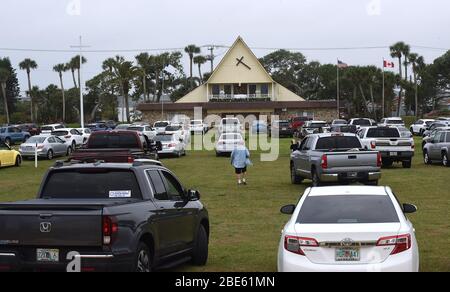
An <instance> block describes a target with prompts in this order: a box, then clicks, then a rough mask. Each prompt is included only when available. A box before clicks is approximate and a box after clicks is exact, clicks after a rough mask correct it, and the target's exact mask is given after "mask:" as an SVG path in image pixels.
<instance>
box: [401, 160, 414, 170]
mask: <svg viewBox="0 0 450 292" xmlns="http://www.w3.org/2000/svg"><path fill="white" fill-rule="evenodd" d="M402 166H403V168H411V166H412V161H411V160H406V161H402Z"/></svg>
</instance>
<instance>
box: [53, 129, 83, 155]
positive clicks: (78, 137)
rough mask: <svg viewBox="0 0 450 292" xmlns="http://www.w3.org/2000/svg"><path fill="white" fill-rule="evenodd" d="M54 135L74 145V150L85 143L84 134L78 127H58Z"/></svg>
mask: <svg viewBox="0 0 450 292" xmlns="http://www.w3.org/2000/svg"><path fill="white" fill-rule="evenodd" d="M52 135H53V136H57V137H59V138H60V139H61V140H63V141H65V142H66V143H67V144H68V145H70V146H71V147H72V149H73V150H75V149H76V148H77V147H81V146H83V144H84V137H83V134H82V133H81V132H80V131H78V130H77V129H72V128H67V129H58V130H56V131H53V132H52Z"/></svg>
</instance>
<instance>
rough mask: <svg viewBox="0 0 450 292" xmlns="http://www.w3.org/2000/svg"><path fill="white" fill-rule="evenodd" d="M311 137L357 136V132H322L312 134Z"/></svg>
mask: <svg viewBox="0 0 450 292" xmlns="http://www.w3.org/2000/svg"><path fill="white" fill-rule="evenodd" d="M309 136H310V137H314V136H316V137H319V138H327V137H356V134H353V133H320V134H311V135H309Z"/></svg>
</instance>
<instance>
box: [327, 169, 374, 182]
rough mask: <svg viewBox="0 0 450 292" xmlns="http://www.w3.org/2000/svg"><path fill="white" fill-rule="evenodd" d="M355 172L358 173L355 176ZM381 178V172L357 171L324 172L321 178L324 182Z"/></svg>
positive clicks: (365, 180) (364, 180)
mask: <svg viewBox="0 0 450 292" xmlns="http://www.w3.org/2000/svg"><path fill="white" fill-rule="evenodd" d="M354 174H356V175H355V176H354ZM380 179H381V172H379V171H377V172H355V173H322V174H321V175H320V180H321V181H322V182H325V183H326V182H329V183H332V182H351V181H357V182H367V181H377V180H380Z"/></svg>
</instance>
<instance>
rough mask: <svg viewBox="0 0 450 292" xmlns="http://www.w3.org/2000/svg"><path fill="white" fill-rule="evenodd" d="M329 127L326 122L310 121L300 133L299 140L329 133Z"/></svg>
mask: <svg viewBox="0 0 450 292" xmlns="http://www.w3.org/2000/svg"><path fill="white" fill-rule="evenodd" d="M329 129H330V128H329V126H328V124H327V122H325V121H309V122H306V123H305V124H304V125H303V127H302V128H301V130H300V132H298V134H299V136H298V138H300V139H303V138H305V137H306V136H308V135H311V134H318V133H325V132H328V130H329Z"/></svg>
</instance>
